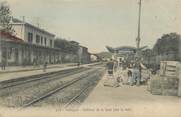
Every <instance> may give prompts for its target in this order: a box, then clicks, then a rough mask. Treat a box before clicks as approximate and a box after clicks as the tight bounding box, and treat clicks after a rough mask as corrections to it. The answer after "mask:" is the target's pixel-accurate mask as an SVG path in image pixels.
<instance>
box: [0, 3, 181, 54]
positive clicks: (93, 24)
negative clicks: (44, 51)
mask: <svg viewBox="0 0 181 117" xmlns="http://www.w3.org/2000/svg"><path fill="white" fill-rule="evenodd" d="M0 1H1V0H0ZM3 1H4V0H3ZM7 2H8V3H9V5H10V7H11V11H12V15H13V16H14V17H16V18H19V19H22V16H25V20H26V21H28V22H30V23H33V24H35V25H37V24H38V23H39V25H40V27H41V28H43V29H45V30H47V31H49V32H51V33H54V34H55V35H56V36H57V37H62V38H66V39H68V40H75V41H78V42H79V43H80V44H81V45H83V46H86V47H88V49H89V51H90V52H92V53H97V52H101V51H106V48H105V46H106V45H108V46H112V47H118V46H125V45H126V46H136V42H135V40H136V37H137V22H138V0H7ZM142 4H143V6H142V16H141V46H145V45H148V46H149V47H150V48H151V47H152V46H153V45H154V44H155V42H156V40H157V39H158V38H160V37H161V36H162V35H163V34H166V33H171V32H177V33H178V34H181V14H179V11H181V0H143V2H142Z"/></svg>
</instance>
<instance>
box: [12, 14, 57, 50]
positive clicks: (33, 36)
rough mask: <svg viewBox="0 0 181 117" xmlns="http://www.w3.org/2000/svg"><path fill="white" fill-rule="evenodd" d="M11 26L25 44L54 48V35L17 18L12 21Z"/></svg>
mask: <svg viewBox="0 0 181 117" xmlns="http://www.w3.org/2000/svg"><path fill="white" fill-rule="evenodd" d="M11 24H12V28H13V30H14V31H15V36H16V37H18V38H20V39H22V40H23V41H24V42H26V43H30V44H34V45H40V46H45V47H50V48H54V39H55V35H54V34H52V33H49V32H48V31H45V30H44V29H41V28H39V27H36V26H34V25H32V24H29V23H27V22H25V21H21V20H18V19H15V18H13V19H12V21H11Z"/></svg>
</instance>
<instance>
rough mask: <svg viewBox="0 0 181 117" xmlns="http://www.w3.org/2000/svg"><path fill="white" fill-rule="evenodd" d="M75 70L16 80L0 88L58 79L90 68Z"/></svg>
mask: <svg viewBox="0 0 181 117" xmlns="http://www.w3.org/2000/svg"><path fill="white" fill-rule="evenodd" d="M74 70H75V71H73V70H72V69H71V70H70V71H66V74H65V73H64V74H62V73H56V74H52V75H48V76H42V77H39V78H31V79H28V80H23V81H17V82H15V81H14V82H13V83H10V84H8V85H6V86H2V87H0V90H2V89H6V88H10V87H14V86H18V85H22V84H27V83H30V82H35V81H40V80H47V79H48V81H50V80H56V79H59V78H60V77H66V76H69V75H72V74H75V73H79V72H82V71H86V70H88V69H86V70H85V69H74ZM72 71H73V72H72ZM60 74H62V75H61V76H58V75H60ZM56 76H57V77H56ZM52 77H54V78H52Z"/></svg>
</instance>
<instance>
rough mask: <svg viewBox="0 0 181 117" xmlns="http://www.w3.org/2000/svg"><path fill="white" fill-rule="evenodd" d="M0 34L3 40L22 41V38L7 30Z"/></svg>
mask: <svg viewBox="0 0 181 117" xmlns="http://www.w3.org/2000/svg"><path fill="white" fill-rule="evenodd" d="M0 36H1V38H0V39H2V40H5V41H14V42H24V41H23V40H22V39H20V38H18V37H16V36H14V35H12V34H10V33H7V32H0Z"/></svg>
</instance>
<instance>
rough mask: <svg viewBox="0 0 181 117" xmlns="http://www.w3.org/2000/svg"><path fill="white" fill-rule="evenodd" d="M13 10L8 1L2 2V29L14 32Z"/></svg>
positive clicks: (0, 26) (0, 21)
mask: <svg viewBox="0 0 181 117" xmlns="http://www.w3.org/2000/svg"><path fill="white" fill-rule="evenodd" d="M10 21H11V11H10V7H9V5H8V4H7V2H0V29H1V31H3V32H9V33H12V32H13V30H12V25H11V24H10Z"/></svg>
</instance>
